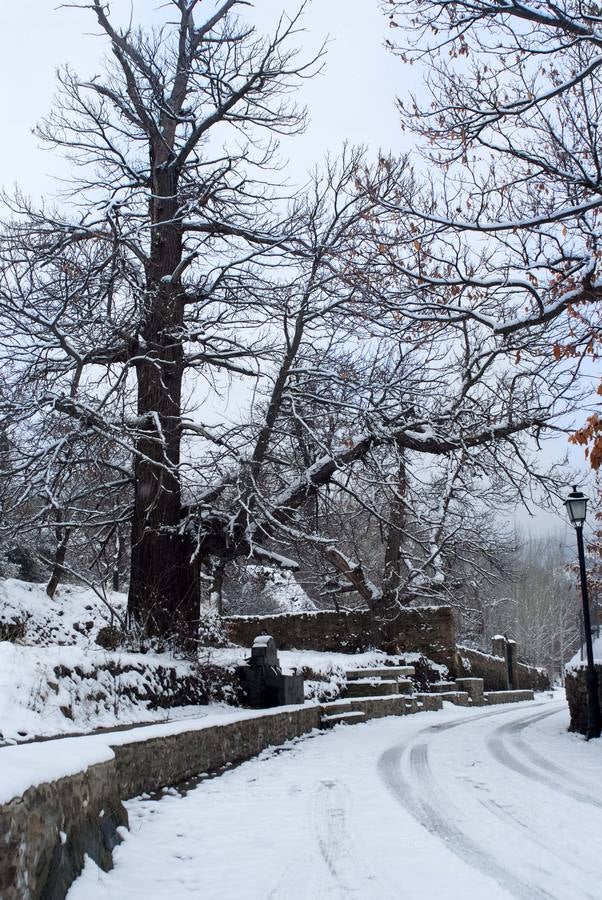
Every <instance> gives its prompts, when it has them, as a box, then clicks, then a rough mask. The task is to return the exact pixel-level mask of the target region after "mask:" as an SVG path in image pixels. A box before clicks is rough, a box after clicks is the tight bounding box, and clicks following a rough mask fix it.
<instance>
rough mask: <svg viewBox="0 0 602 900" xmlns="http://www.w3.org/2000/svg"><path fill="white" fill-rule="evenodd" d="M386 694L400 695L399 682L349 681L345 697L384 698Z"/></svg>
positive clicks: (380, 680) (375, 680)
mask: <svg viewBox="0 0 602 900" xmlns="http://www.w3.org/2000/svg"><path fill="white" fill-rule="evenodd" d="M410 684H411V682H410ZM384 694H399V682H398V681H385V680H384V679H378V678H371V679H367V678H366V679H362V680H361V681H360V680H359V679H358V680H357V681H348V682H347V687H346V689H345V697H382V696H383V695H384Z"/></svg>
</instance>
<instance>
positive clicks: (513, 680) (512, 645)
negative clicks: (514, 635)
mask: <svg viewBox="0 0 602 900" xmlns="http://www.w3.org/2000/svg"><path fill="white" fill-rule="evenodd" d="M506 647H507V654H508V680H509V682H510V690H514V691H517V690H519V688H520V687H521V684H520V676H519V669H518V645H517V643H516V641H508V642H507V644H506Z"/></svg>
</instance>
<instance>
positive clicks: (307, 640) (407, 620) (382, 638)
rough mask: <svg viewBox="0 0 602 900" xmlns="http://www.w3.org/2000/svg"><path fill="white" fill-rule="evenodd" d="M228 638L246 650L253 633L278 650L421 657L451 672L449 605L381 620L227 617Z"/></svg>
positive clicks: (328, 615)
mask: <svg viewBox="0 0 602 900" xmlns="http://www.w3.org/2000/svg"><path fill="white" fill-rule="evenodd" d="M224 625H225V631H226V635H227V637H228V639H229V640H230V641H232V643H234V644H238V645H240V646H243V647H250V646H251V645H252V643H253V641H254V640H255V638H256V637H257V635H259V634H270V635H271V636H272V637H273V638H274V640H275V641H276V646H277V647H278V649H279V650H315V651H322V652H325V653H361V652H362V651H364V650H368V649H369V648H371V647H376V648H378V649H381V650H386V651H388V652H392V653H404V652H405V653H410V652H414V651H416V652H418V653H423V654H424V655H425V656H427V657H428V658H429V659H432V660H434V661H435V662H438V663H443V664H444V665H446V666H448V668H450V669H451V670H454V668H455V657H456V626H455V621H454V615H453V611H452V609H451V608H450V607H449V606H426V607H410V608H402V609H400V610H399V611H398V613H397V614H396V615H395V616H394V617H391V618H390V619H386V620H376V619H375V618H374V617H373V615H372V614H371V613H370V612H368V611H367V610H356V611H353V612H344V613H337V612H330V611H328V612H310V613H283V614H280V615H275V616H231V617H229V618H226V619H225V620H224Z"/></svg>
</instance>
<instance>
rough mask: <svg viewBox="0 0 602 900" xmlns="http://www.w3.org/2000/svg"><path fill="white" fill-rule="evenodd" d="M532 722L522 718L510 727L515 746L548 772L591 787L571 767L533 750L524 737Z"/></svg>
mask: <svg viewBox="0 0 602 900" xmlns="http://www.w3.org/2000/svg"><path fill="white" fill-rule="evenodd" d="M557 712H558V713H560V712H564V704H563V708H562V709H559V710H558V711H557ZM550 715H553V713H550ZM538 718H539V717H538ZM532 724H534V722H533V721H530V720H521V721H520V722H514V723H513V725H512V728H509V730H508V734H509V736H510V737H511V738H512V739H513V743H514V745H515V748H516V749H517V750H518V751H519V752H520V753H522V754H523V755H524V756H526V757H527V759H529V761H530V762H531V763H535V766H536V767H538V768H543V769H544V770H546V771H548V772H554V773H555V774H556V775H558V776H559V777H560V778H562V779H564V781H565V782H566V781H568V782H572V784H573V785H574V786H575V787H576V788H577V789H578V790H580V791H584V790H585V791H587V789H588V788H590V787H591V785H589V784H588V783H587V782H586V781H582V780H581V779H579V778H576V777H575V773H574V772H572V771H571V770H570V769H566V768H563V767H562V766H559V765H557V764H556V763H554V762H552V760H550V759H548V758H547V757H546V756H542V755H541V753H537V751H536V750H533V748H532V747H530V746H529V745H528V744H527V742H526V741H525V739H524V737H523V732H524V731H525V729H526V728H528V727H529V726H530V725H532Z"/></svg>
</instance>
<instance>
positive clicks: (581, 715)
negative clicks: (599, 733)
mask: <svg viewBox="0 0 602 900" xmlns="http://www.w3.org/2000/svg"><path fill="white" fill-rule="evenodd" d="M596 672H597V673H598V697H599V700H600V707H601V708H602V665H597V666H596ZM585 675H586V670H585V668H582V669H577V668H576V669H569V670H567V672H566V676H565V680H564V688H565V691H566V699H567V703H568V705H569V712H570V715H571V721H570V724H569V731H576V732H578V733H579V734H587V683H586V680H585Z"/></svg>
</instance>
